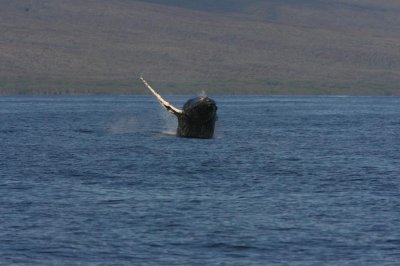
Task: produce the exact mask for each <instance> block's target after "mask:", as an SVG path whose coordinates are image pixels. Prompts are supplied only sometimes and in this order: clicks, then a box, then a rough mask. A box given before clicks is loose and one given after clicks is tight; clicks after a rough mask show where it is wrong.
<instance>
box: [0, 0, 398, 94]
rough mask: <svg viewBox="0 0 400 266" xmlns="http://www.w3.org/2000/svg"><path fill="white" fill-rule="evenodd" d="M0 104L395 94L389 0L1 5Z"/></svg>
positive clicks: (44, 0)
mask: <svg viewBox="0 0 400 266" xmlns="http://www.w3.org/2000/svg"><path fill="white" fill-rule="evenodd" d="M0 30H1V32H2V34H1V35H0V95H7V94H31V93H40V94H47V93H48V94H65V93H68V94H94V93H114V94H121V93H147V92H146V89H145V88H144V87H143V86H142V84H140V82H139V80H138V76H139V75H140V74H143V75H144V77H145V78H146V79H148V80H149V81H150V82H151V83H152V84H153V85H154V86H155V87H156V88H157V89H158V90H159V91H160V92H161V93H162V94H166V93H180V94H193V93H198V92H200V91H202V90H205V91H206V92H207V93H209V94H217V93H219V94H225V93H226V94H250V93H251V94H297V95H299V94H301V95H304V94H317V95H320V94H347V95H400V85H399V84H400V2H398V1H396V0H381V1H372V0H263V1H261V0H221V1H213V0H201V1H200V0H141V1H139V0H114V1H107V0H96V1H92V0H89V1H78V0H69V1H63V0H31V1H6V0H0Z"/></svg>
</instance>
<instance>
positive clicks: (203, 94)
mask: <svg viewBox="0 0 400 266" xmlns="http://www.w3.org/2000/svg"><path fill="white" fill-rule="evenodd" d="M197 96H199V97H206V96H207V93H206V91H205V90H201V91H200V93H198V94H197Z"/></svg>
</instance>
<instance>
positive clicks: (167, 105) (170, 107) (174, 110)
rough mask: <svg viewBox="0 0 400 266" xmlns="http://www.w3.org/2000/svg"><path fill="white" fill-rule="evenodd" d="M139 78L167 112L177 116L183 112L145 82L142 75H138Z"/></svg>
mask: <svg viewBox="0 0 400 266" xmlns="http://www.w3.org/2000/svg"><path fill="white" fill-rule="evenodd" d="M140 80H141V81H142V82H143V84H144V85H145V86H146V87H147V88H148V89H149V90H150V91H151V93H153V94H154V96H156V98H157V100H158V101H159V102H160V103H161V105H162V106H164V108H165V109H167V110H168V111H169V112H171V113H173V114H174V115H176V116H178V115H180V114H182V113H183V111H182V110H181V109H178V108H176V107H175V106H173V105H172V104H170V103H169V102H167V101H166V100H164V99H163V98H162V97H161V95H160V94H158V93H157V92H156V91H155V90H154V89H153V88H152V87H151V86H150V85H149V83H147V81H146V80H144V78H143V77H142V76H140Z"/></svg>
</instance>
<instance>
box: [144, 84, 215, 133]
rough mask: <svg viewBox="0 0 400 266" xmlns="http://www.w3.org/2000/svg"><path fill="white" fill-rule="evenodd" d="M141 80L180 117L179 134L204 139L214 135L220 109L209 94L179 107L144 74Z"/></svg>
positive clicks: (167, 107) (166, 107)
mask: <svg viewBox="0 0 400 266" xmlns="http://www.w3.org/2000/svg"><path fill="white" fill-rule="evenodd" d="M140 80H141V81H142V82H143V84H144V85H145V86H146V87H147V88H148V89H149V90H150V91H151V93H152V94H153V95H154V96H155V97H156V98H157V100H158V101H159V102H160V104H161V105H162V106H163V107H164V108H165V109H167V110H168V111H169V112H170V113H172V114H174V115H175V116H176V117H177V118H178V128H177V130H176V135H177V136H179V137H185V138H202V139H209V138H212V137H213V135H214V129H215V122H216V121H217V109H218V108H217V104H216V102H215V101H214V100H212V99H210V98H208V97H207V96H199V97H196V98H193V99H189V100H188V101H187V102H186V103H185V104H184V105H183V107H182V109H178V108H176V107H175V106H173V105H172V104H170V103H169V102H167V101H166V100H164V99H163V98H162V97H161V95H160V94H158V93H157V92H156V91H155V90H154V89H153V88H152V87H151V86H150V84H149V83H148V82H147V81H146V80H145V79H144V78H143V77H142V76H141V77H140Z"/></svg>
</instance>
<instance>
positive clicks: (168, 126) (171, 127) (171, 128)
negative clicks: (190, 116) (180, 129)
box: [159, 108, 178, 135]
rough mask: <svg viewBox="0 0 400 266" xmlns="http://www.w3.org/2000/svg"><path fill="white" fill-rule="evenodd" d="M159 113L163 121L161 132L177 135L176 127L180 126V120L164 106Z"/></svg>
mask: <svg viewBox="0 0 400 266" xmlns="http://www.w3.org/2000/svg"><path fill="white" fill-rule="evenodd" d="M159 115H160V118H161V120H162V123H163V129H162V131H161V133H163V134H167V135H175V134H176V127H177V126H178V121H177V119H176V117H175V116H174V115H173V114H171V113H169V112H165V110H164V109H163V108H160V111H159Z"/></svg>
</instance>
